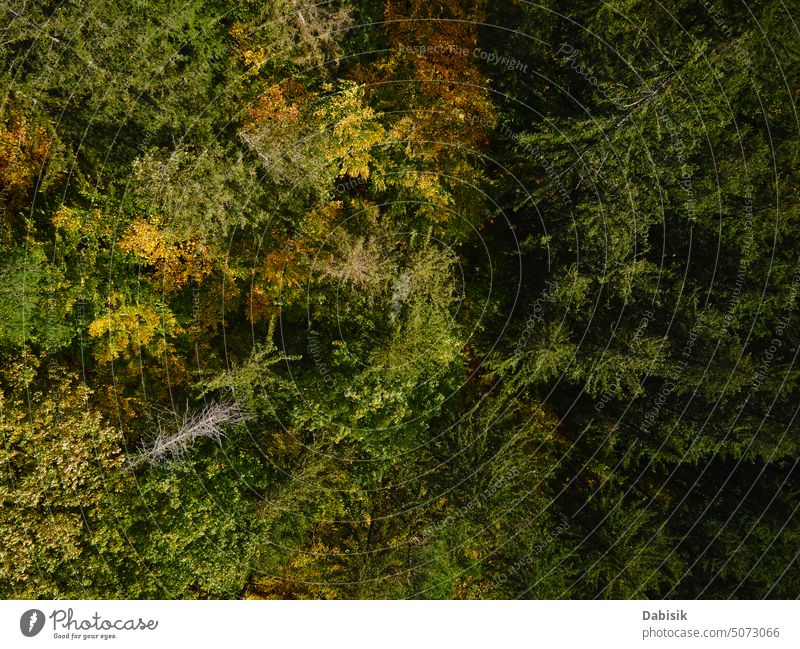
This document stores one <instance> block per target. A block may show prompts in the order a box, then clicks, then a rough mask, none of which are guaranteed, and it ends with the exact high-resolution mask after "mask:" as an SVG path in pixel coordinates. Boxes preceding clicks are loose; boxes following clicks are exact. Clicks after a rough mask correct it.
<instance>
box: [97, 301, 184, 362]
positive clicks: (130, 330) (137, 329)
mask: <svg viewBox="0 0 800 649" xmlns="http://www.w3.org/2000/svg"><path fill="white" fill-rule="evenodd" d="M180 332H181V328H180V327H179V325H178V323H177V321H176V319H175V316H174V315H173V314H172V313H170V312H168V311H165V312H164V313H158V312H157V311H156V310H155V309H153V308H152V307H150V306H147V305H121V306H118V307H116V308H114V307H112V308H111V309H109V311H108V313H107V314H106V315H104V316H100V317H99V318H97V319H96V320H94V321H92V323H91V324H90V325H89V335H90V336H91V337H92V338H104V339H105V343H106V344H105V345H98V347H97V349H96V351H95V354H96V356H97V359H98V360H99V361H101V362H109V361H113V360H115V359H117V358H120V357H121V356H122V357H127V358H130V357H131V356H133V355H134V354H138V353H139V352H140V350H142V349H145V348H149V351H150V352H151V353H152V354H153V355H158V356H160V355H163V354H164V353H165V352H166V351H167V342H166V340H167V337H172V336H175V335H177V334H179V333H180Z"/></svg>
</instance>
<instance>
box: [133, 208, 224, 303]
mask: <svg viewBox="0 0 800 649" xmlns="http://www.w3.org/2000/svg"><path fill="white" fill-rule="evenodd" d="M157 226H158V223H157V221H156V222H148V221H145V220H144V219H138V220H136V221H134V223H133V224H132V225H131V227H130V228H129V230H128V233H127V235H126V236H125V238H124V239H123V240H122V241H121V242H120V247H121V248H122V249H123V250H125V251H126V252H130V253H131V254H133V255H135V256H137V257H139V258H140V259H141V260H142V261H144V262H145V263H146V264H148V265H150V266H153V267H155V269H156V272H155V275H154V278H153V279H155V280H156V281H158V282H160V284H161V288H162V289H163V291H164V292H165V293H175V292H177V291H179V290H181V289H182V288H184V287H185V286H186V285H187V284H188V283H189V280H190V279H194V281H195V282H197V283H198V284H200V283H201V282H202V281H203V280H204V279H205V278H206V277H208V275H210V274H211V270H212V264H211V260H210V259H209V258H208V257H207V255H206V249H205V246H203V245H202V244H199V243H196V242H194V241H173V240H170V238H169V237H168V236H167V235H166V234H165V233H164V232H162V231H160V230H159V229H158V227H157Z"/></svg>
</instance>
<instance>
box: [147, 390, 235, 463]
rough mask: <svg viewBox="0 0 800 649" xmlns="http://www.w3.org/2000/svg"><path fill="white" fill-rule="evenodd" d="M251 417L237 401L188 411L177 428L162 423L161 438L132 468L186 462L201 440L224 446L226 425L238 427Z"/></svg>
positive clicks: (154, 442)
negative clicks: (168, 462)
mask: <svg viewBox="0 0 800 649" xmlns="http://www.w3.org/2000/svg"><path fill="white" fill-rule="evenodd" d="M249 418H250V413H249V412H248V411H247V410H245V409H244V408H242V407H241V406H240V405H239V404H237V403H235V402H224V403H216V402H213V403H210V404H208V405H206V406H205V407H204V408H203V409H202V410H200V411H195V412H193V413H192V412H189V411H187V412H186V413H184V414H183V416H182V417H181V424H180V425H179V426H177V427H169V428H167V427H165V426H164V425H162V424H160V423H159V430H158V435H157V436H156V438H155V439H154V440H153V442H152V443H151V444H150V445H149V446H147V447H145V449H144V450H143V452H142V453H141V454H140V455H139V456H138V457H137V458H136V459H134V460H133V461H132V462H131V465H132V466H138V465H140V464H142V463H145V462H146V463H148V464H159V463H161V462H164V461H166V460H170V459H173V460H180V459H183V458H184V457H186V454H187V453H188V452H189V450H190V449H191V447H192V446H193V445H194V444H195V442H197V441H198V440H201V439H211V440H214V441H215V442H217V443H221V441H222V438H223V437H225V431H224V429H223V426H228V425H231V424H238V423H241V422H243V421H247V420H248V419H249Z"/></svg>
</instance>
